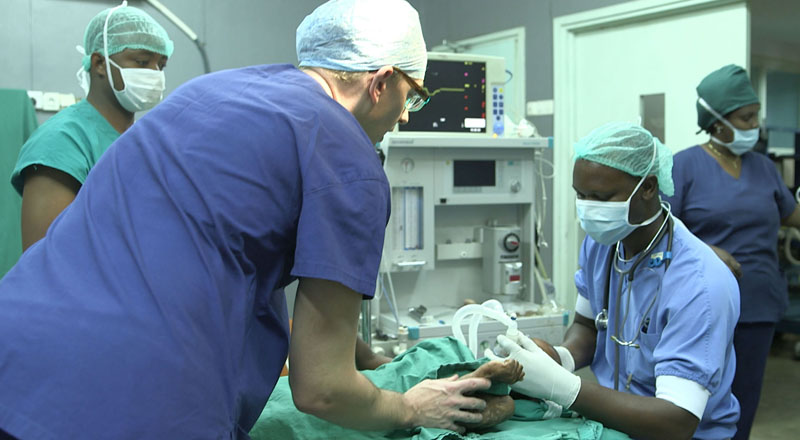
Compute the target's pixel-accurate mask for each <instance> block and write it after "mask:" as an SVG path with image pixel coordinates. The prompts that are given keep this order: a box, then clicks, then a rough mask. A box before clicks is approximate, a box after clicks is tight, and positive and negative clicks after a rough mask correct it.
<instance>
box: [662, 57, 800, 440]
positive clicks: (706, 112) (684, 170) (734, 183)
mask: <svg viewBox="0 0 800 440" xmlns="http://www.w3.org/2000/svg"><path fill="white" fill-rule="evenodd" d="M697 96H698V99H697V124H698V125H699V126H700V129H701V130H703V131H705V132H707V133H708V134H709V139H708V141H707V142H704V143H702V144H700V145H695V146H693V147H691V148H687V149H685V150H683V151H681V152H679V153H678V154H676V155H675V166H674V168H673V179H674V181H675V194H674V195H671V196H669V197H667V198H666V200H668V201H669V202H670V203H671V204H672V212H673V214H674V215H675V216H676V217H678V218H680V219H681V220H682V221H683V222H684V223H685V224H686V226H687V227H688V228H689V230H690V231H692V232H693V233H694V234H695V235H697V236H698V237H699V238H700V239H701V240H703V241H704V242H706V243H707V244H708V245H710V246H711V247H712V249H714V251H715V252H716V253H717V254H718V255H719V256H720V258H721V259H722V260H723V261H724V262H725V263H726V264H727V265H728V266H729V267H730V269H731V271H733V273H735V274H736V276H737V277H738V281H739V291H740V292H741V309H742V313H741V316H740V317H739V323H738V324H737V326H736V334H735V337H734V346H735V347H736V354H737V360H736V378H735V379H734V381H733V393H734V395H736V397H737V398H738V399H739V403H740V404H741V407H742V416H741V418H740V419H739V423H738V425H737V426H738V432H737V434H736V437H735V438H737V439H746V438H748V437H749V436H750V428H751V427H752V424H753V419H754V418H755V414H756V409H757V408H758V401H759V397H760V395H761V384H762V382H763V379H764V369H765V367H766V360H767V355H768V354H769V349H770V346H771V344H772V337H773V335H774V333H775V325H776V323H777V322H778V321H779V320H780V318H781V316H782V315H783V312H784V311H785V310H786V306H787V302H788V296H787V287H786V279H785V278H784V276H783V274H782V273H781V272H780V271H779V269H778V255H777V242H778V235H777V234H778V229H779V228H780V226H781V225H788V226H795V227H799V226H800V209H798V206H797V203H796V202H795V200H794V198H793V197H792V194H791V193H790V192H789V190H788V188H787V187H786V185H785V184H784V183H783V180H782V179H781V177H780V176H779V175H778V172H777V171H776V168H775V165H774V164H773V163H772V161H771V160H769V159H768V158H767V157H766V156H764V155H763V154H760V153H756V152H753V151H751V149H752V148H753V146H754V145H755V144H756V141H757V140H758V130H759V118H758V113H759V110H760V107H761V106H760V104H759V102H758V97H757V96H756V94H755V92H754V91H753V87H752V85H751V84H750V80H749V78H748V77H747V72H745V70H744V69H742V68H741V67H739V66H735V65H727V66H724V67H722V68H720V69H718V70H715V71H714V72H711V73H710V74H708V76H706V77H705V78H703V80H702V81H701V82H700V84H699V85H698V86H697Z"/></svg>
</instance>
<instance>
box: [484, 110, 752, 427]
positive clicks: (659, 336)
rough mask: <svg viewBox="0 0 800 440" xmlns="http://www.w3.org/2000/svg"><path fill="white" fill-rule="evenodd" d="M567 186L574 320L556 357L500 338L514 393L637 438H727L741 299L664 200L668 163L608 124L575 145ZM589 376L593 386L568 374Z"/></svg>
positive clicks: (659, 151) (663, 153)
mask: <svg viewBox="0 0 800 440" xmlns="http://www.w3.org/2000/svg"><path fill="white" fill-rule="evenodd" d="M572 181H573V187H574V188H575V192H576V193H577V200H576V209H577V214H578V219H579V220H580V223H581V227H582V228H583V229H584V230H585V231H586V233H587V237H586V239H585V240H584V241H583V245H582V247H581V251H580V257H579V260H578V262H579V265H580V268H579V269H578V271H577V272H576V274H575V285H576V286H577V289H578V294H579V296H578V301H577V304H576V307H575V320H574V323H573V324H572V326H570V328H569V329H568V330H567V334H566V336H565V339H564V342H563V343H562V345H560V346H557V347H551V346H550V345H549V344H547V343H546V342H543V341H538V340H537V341H533V340H531V339H528V338H520V339H519V340H517V341H512V340H511V339H509V338H507V337H505V336H504V335H500V336H498V343H499V344H500V345H501V346H502V347H503V348H504V349H505V351H506V352H508V353H510V356H511V357H512V358H515V359H517V360H518V361H519V362H520V363H522V365H523V369H524V371H525V377H524V379H523V380H522V382H519V383H517V384H516V385H513V386H512V388H513V389H515V390H517V391H519V392H521V393H523V394H526V395H529V396H532V397H538V398H543V399H547V400H551V401H554V402H556V403H558V404H560V405H562V406H564V407H568V408H570V409H573V410H575V411H577V412H579V413H580V414H582V415H584V416H586V417H588V418H590V419H592V420H596V421H599V422H601V423H603V424H604V425H605V426H608V427H611V428H614V429H616V430H619V431H622V432H624V433H626V434H628V435H630V436H631V437H634V438H641V439H655V438H663V439H690V438H697V439H717V440H721V439H727V438H730V437H731V436H733V434H734V432H735V431H736V421H737V420H738V418H739V405H738V403H737V401H736V398H735V397H734V396H733V394H732V393H731V382H732V381H733V376H734V366H735V362H736V355H735V354H734V350H733V331H734V326H735V325H736V320H737V318H738V316H739V292H738V288H737V285H736V279H735V278H734V276H733V275H732V274H731V272H730V271H729V270H728V268H727V267H726V266H725V265H724V264H723V263H722V261H721V260H720V259H719V258H717V256H716V255H715V254H714V252H713V251H712V250H711V249H710V248H709V247H708V246H707V245H706V244H705V243H703V242H702V241H700V239H698V238H697V237H695V236H694V235H693V234H692V233H691V232H690V231H689V230H688V228H687V227H686V226H684V224H683V223H682V222H681V221H680V220H678V219H677V218H676V217H675V216H674V215H672V214H671V213H670V206H669V204H667V203H663V202H661V200H660V197H659V191H662V192H664V193H665V194H672V192H673V183H672V153H671V152H670V150H669V149H668V148H667V147H665V146H664V145H663V144H661V142H659V140H658V139H656V138H655V137H653V136H652V135H651V134H650V133H649V132H647V131H646V130H645V129H643V128H641V127H639V126H636V125H632V124H629V123H612V124H607V125H604V126H602V127H599V128H597V129H596V130H594V131H593V132H592V133H590V134H589V135H588V136H586V137H585V138H583V139H581V140H580V141H578V142H577V143H576V145H575V166H574V169H573V180H572ZM537 344H539V345H537ZM540 345H541V347H542V348H540ZM546 353H550V354H549V355H548V354H546ZM587 365H591V368H592V371H593V372H594V374H595V376H596V377H597V381H598V383H596V384H595V383H591V382H582V381H581V379H580V378H579V377H578V376H576V375H574V374H573V373H572V371H573V370H574V369H576V368H581V367H584V366H587Z"/></svg>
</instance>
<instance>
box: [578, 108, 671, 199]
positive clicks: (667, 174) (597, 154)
mask: <svg viewBox="0 0 800 440" xmlns="http://www.w3.org/2000/svg"><path fill="white" fill-rule="evenodd" d="M654 149H655V162H653V153H654ZM578 159H583V160H588V161H590V162H596V163H599V164H601V165H605V166H607V167H611V168H616V169H618V170H620V171H624V172H626V173H628V174H630V175H632V176H639V177H641V176H644V175H645V173H647V175H648V176H649V175H655V176H656V178H657V179H658V189H659V190H661V192H663V193H664V194H665V195H667V196H671V195H673V194H675V185H674V184H673V183H672V151H670V149H669V148H667V146H666V145H664V144H662V143H661V141H659V140H658V138H657V137H655V136H653V135H652V134H650V132H649V131H647V130H645V129H644V128H642V127H641V126H639V125H635V124H631V123H630V122H611V123H608V124H605V125H602V126H600V127H598V128H595V129H594V130H592V132H591V133H589V134H588V135H587V136H586V137H584V138H583V139H581V140H579V141H578V142H576V143H575V157H574V160H575V161H577V160H578ZM651 163H652V164H653V167H652V168H650V164H651ZM648 169H650V171H649V172H648Z"/></svg>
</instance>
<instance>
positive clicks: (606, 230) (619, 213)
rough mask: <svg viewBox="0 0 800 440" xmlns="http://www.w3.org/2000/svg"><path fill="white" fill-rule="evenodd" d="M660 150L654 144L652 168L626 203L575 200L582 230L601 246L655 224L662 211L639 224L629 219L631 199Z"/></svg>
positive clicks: (638, 185) (640, 183) (637, 187)
mask: <svg viewBox="0 0 800 440" xmlns="http://www.w3.org/2000/svg"><path fill="white" fill-rule="evenodd" d="M657 151H658V148H657V147H656V145H655V143H654V144H653V160H652V161H651V162H650V166H648V167H647V171H645V173H644V176H642V179H641V180H639V183H638V184H636V188H634V189H633V192H631V195H630V196H628V199H627V200H625V201H624V202H600V201H596V200H582V199H575V209H576V211H577V214H578V219H579V220H580V222H581V228H583V230H584V231H586V233H587V234H589V236H590V237H592V239H593V240H594V241H596V242H598V243H600V244H603V245H606V246H609V245H612V244H614V243H616V242H618V241H620V240H622V239H623V238H625V237H627V236H628V235H630V233H631V232H633V231H634V229H636V228H638V227H640V226H646V225H649V224H650V223H653V222H654V221H655V220H656V219H657V218H658V215H659V214H660V213H661V210H658V211H656V214H655V215H654V216H653V217H651V218H649V219H647V220H645V221H644V222H642V223H639V224H631V223H630V222H629V221H628V219H629V218H630V212H631V199H632V198H633V195H634V194H636V191H638V190H639V187H641V186H642V183H643V182H644V179H646V178H647V176H648V174H649V173H650V170H651V169H652V168H653V165H654V164H655V162H656V152H657Z"/></svg>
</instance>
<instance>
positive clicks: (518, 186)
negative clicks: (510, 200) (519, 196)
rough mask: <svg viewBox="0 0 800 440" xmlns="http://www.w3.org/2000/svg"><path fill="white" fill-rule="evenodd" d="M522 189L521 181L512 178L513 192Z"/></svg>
mask: <svg viewBox="0 0 800 440" xmlns="http://www.w3.org/2000/svg"><path fill="white" fill-rule="evenodd" d="M521 189H522V184H521V183H520V182H519V180H512V181H511V192H512V193H518V192H519V190H521Z"/></svg>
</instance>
